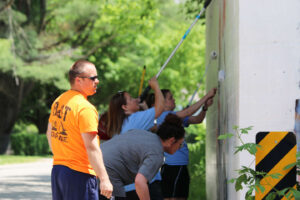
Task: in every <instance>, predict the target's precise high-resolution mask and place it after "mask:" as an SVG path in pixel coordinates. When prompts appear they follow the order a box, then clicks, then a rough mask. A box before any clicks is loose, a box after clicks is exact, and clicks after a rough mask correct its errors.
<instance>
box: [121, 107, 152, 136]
mask: <svg viewBox="0 0 300 200" xmlns="http://www.w3.org/2000/svg"><path fill="white" fill-rule="evenodd" d="M154 119H155V109H154V108H150V109H147V110H144V111H138V112H135V113H132V114H131V115H129V116H128V117H127V118H126V119H125V120H124V122H123V124H122V129H121V134H123V133H125V132H127V131H129V130H131V129H139V130H146V131H147V130H149V129H150V128H151V127H153V126H154Z"/></svg>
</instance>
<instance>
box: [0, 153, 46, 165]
mask: <svg viewBox="0 0 300 200" xmlns="http://www.w3.org/2000/svg"><path fill="white" fill-rule="evenodd" d="M44 158H51V156H15V155H0V165H7V164H15V163H26V162H35V161H38V160H41V159H44Z"/></svg>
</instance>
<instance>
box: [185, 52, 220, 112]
mask: <svg viewBox="0 0 300 200" xmlns="http://www.w3.org/2000/svg"><path fill="white" fill-rule="evenodd" d="M215 59H217V52H215V51H212V52H211V54H210V59H209V62H208V65H207V67H205V73H204V75H203V76H202V77H201V79H200V81H199V84H198V87H197V88H196V90H195V91H194V94H193V95H192V97H191V98H190V101H189V104H188V105H187V107H189V106H190V105H191V104H192V102H193V100H194V98H195V95H196V94H197V92H198V90H199V88H200V83H201V82H202V80H203V79H204V77H205V76H206V72H207V69H208V68H209V67H210V62H211V60H215Z"/></svg>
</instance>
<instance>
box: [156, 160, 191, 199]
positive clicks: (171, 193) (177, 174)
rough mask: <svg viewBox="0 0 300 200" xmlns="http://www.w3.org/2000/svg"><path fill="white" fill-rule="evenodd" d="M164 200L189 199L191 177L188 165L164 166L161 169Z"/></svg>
mask: <svg viewBox="0 0 300 200" xmlns="http://www.w3.org/2000/svg"><path fill="white" fill-rule="evenodd" d="M161 176H162V192H163V195H164V198H171V197H175V198H187V197H188V195H189V186H190V176H189V172H188V168H187V166H186V165H163V166H162V168H161Z"/></svg>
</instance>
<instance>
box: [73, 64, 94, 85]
mask: <svg viewBox="0 0 300 200" xmlns="http://www.w3.org/2000/svg"><path fill="white" fill-rule="evenodd" d="M87 65H94V64H93V63H91V62H89V61H86V60H78V61H76V62H75V63H74V64H73V65H72V67H71V69H70V70H69V82H70V84H71V85H72V84H74V80H75V78H76V77H77V76H78V75H79V74H82V73H84V72H85V66H87Z"/></svg>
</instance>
